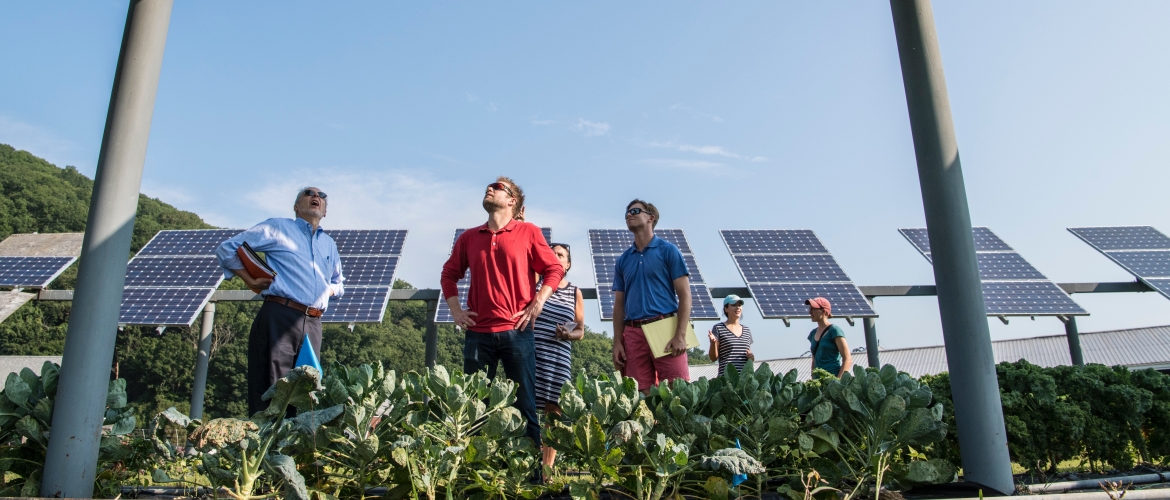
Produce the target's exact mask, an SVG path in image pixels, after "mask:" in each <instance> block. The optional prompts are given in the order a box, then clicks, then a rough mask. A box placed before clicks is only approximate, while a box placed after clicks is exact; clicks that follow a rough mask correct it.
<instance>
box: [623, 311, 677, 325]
mask: <svg viewBox="0 0 1170 500" xmlns="http://www.w3.org/2000/svg"><path fill="white" fill-rule="evenodd" d="M674 314H675V313H667V314H663V315H661V316H655V317H653V318H646V319H635V320H630V321H627V322H626V326H632V327H634V328H638V327H640V326H642V325H646V324H650V323H653V322H655V321H661V320H664V319H666V318H673V317H674Z"/></svg>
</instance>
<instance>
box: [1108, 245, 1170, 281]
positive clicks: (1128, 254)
mask: <svg viewBox="0 0 1170 500" xmlns="http://www.w3.org/2000/svg"><path fill="white" fill-rule="evenodd" d="M1109 256H1110V257H1112V258H1113V260H1115V261H1117V263H1118V264H1121V267H1124V268H1125V269H1126V270H1128V271H1129V272H1131V273H1133V275H1134V276H1137V277H1139V278H1170V250H1149V251H1144V252H1132V251H1118V252H1109Z"/></svg>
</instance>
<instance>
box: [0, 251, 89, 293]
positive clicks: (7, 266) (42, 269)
mask: <svg viewBox="0 0 1170 500" xmlns="http://www.w3.org/2000/svg"><path fill="white" fill-rule="evenodd" d="M75 260H77V257H27V256H0V286H2V287H12V288H44V287H47V286H49V283H52V282H53V280H55V279H57V276H59V275H60V274H61V273H62V272H64V271H65V269H66V268H68V267H69V265H70V264H73V261H75Z"/></svg>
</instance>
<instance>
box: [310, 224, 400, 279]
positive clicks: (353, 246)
mask: <svg viewBox="0 0 1170 500" xmlns="http://www.w3.org/2000/svg"><path fill="white" fill-rule="evenodd" d="M325 233H326V234H328V235H329V236H330V237H332V238H333V241H334V242H335V243H337V253H338V254H341V255H402V245H403V244H404V243H405V242H406V231H405V230H402V229H331V230H326V231H325ZM343 270H344V268H343ZM346 274H348V272H347V273H346Z"/></svg>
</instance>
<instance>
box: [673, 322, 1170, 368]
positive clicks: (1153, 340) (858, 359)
mask: <svg viewBox="0 0 1170 500" xmlns="http://www.w3.org/2000/svg"><path fill="white" fill-rule="evenodd" d="M991 346H992V349H993V350H994V351H995V362H996V363H1002V362H1004V361H1008V362H1013V361H1019V360H1021V359H1026V360H1028V362H1029V363H1032V364H1034V365H1039V366H1045V367H1051V366H1060V365H1072V358H1071V357H1070V356H1069V353H1068V340H1067V338H1066V337H1065V336H1064V335H1049V336H1044V337H1032V338H1026V339H1011V340H997V341H994V342H992V343H991ZM1081 349H1082V351H1083V352H1084V355H1085V363H1099V364H1102V365H1107V366H1114V365H1123V366H1127V367H1129V368H1130V369H1135V370H1136V369H1144V368H1153V369H1155V370H1170V325H1166V326H1151V327H1146V328H1131V329H1127V330H1109V331H1104V332H1088V333H1081ZM881 361H882V364H883V365H884V364H891V365H894V366H895V367H897V368H898V370H899V371H904V372H906V373H909V374H910V375H911V376H913V377H921V376H923V375H928V374H929V375H933V374H936V373H942V372H945V371H947V354H946V351H945V350H944V348H943V346H941V345H939V346H929V347H910V348H906V349H888V350H885V349H883V350H882V351H881ZM763 362H764V363H768V365H769V366H770V367H771V368H772V371H773V372H774V373H787V372H788V371H789V370H792V369H793V368H795V369H796V370H797V372H799V373H800V379H801V380H807V379H808V378H809V376H810V373H811V371H812V370H811V364H812V362H811V360H810V358H809V357H808V356H802V357H799V358H784V359H773V360H767V361H763ZM853 362H854V364H858V363H860V364H861V365H862V366H865V355H864V354H862V353H854V354H853ZM718 371H719V366H718V365H717V364H715V363H712V364H709V365H692V366H691V380H696V379H698V378H700V377H707V378H714V377H715V375H716V374H717V373H718Z"/></svg>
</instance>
